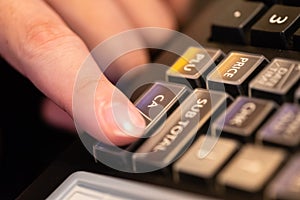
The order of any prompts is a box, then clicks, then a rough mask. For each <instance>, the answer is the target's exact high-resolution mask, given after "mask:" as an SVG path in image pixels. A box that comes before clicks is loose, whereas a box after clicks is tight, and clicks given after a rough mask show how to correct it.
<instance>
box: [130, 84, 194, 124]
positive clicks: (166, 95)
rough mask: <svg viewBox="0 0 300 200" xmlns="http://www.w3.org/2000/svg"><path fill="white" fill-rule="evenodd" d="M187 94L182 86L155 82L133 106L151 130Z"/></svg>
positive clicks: (186, 89)
mask: <svg viewBox="0 0 300 200" xmlns="http://www.w3.org/2000/svg"><path fill="white" fill-rule="evenodd" d="M188 94H189V90H188V88H187V87H185V86H184V85H180V84H173V83H167V82H156V83H154V84H153V85H152V86H151V87H150V88H149V89H148V90H147V91H146V92H145V93H144V94H143V95H142V96H140V98H138V99H137V100H136V101H135V102H134V104H135V106H136V107H137V108H138V109H139V110H140V112H141V113H142V115H143V116H144V118H145V120H146V122H147V127H148V128H152V127H153V126H154V125H156V124H157V123H158V121H159V120H163V119H166V118H167V116H168V115H170V114H171V112H173V110H174V109H175V108H176V107H177V106H178V105H179V104H180V102H182V101H183V100H184V98H185V97H186V96H187V95H188Z"/></svg>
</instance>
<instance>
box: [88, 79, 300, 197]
mask: <svg viewBox="0 0 300 200" xmlns="http://www.w3.org/2000/svg"><path fill="white" fill-rule="evenodd" d="M156 84H159V85H160V86H162V85H163V84H162V83H156ZM156 84H154V87H153V88H156V86H155V85H156ZM167 86H168V84H166V85H165V87H167ZM149 90H150V91H147V92H146V93H145V94H148V95H149V94H151V93H152V94H153V93H155V91H156V90H151V88H150V89H149ZM176 91H182V90H176ZM149 96H151V97H154V98H153V99H155V97H156V95H149ZM143 98H144V99H148V98H147V97H146V96H144V97H143ZM178 98H180V97H179V95H177V94H175V95H173V99H168V101H170V102H174V101H178ZM160 99H167V98H160ZM176 99H177V100H176ZM137 102H142V100H141V99H139V100H138V101H137ZM149 102H151V101H149ZM230 102H231V99H230V98H229V96H228V95H226V93H222V92H218V91H208V90H205V89H195V90H194V91H193V93H191V94H190V95H188V97H187V98H186V99H185V100H184V101H183V102H182V103H181V104H179V106H178V107H177V108H176V109H175V110H174V111H173V112H171V114H170V116H168V117H167V119H165V121H164V123H163V124H161V126H160V127H158V126H156V127H155V128H153V126H150V127H148V129H147V131H146V133H145V136H147V137H146V138H142V139H140V140H139V141H137V142H136V143H134V144H132V145H129V146H127V147H124V149H120V148H118V147H112V146H108V145H105V144H103V143H100V142H99V143H97V144H95V145H94V147H93V148H94V156H95V157H96V159H98V160H100V161H102V162H103V160H105V162H104V163H109V164H114V165H115V164H117V165H119V166H113V167H115V168H117V169H120V168H122V169H123V170H124V167H127V169H125V170H127V171H130V172H138V173H141V172H149V171H153V170H161V169H165V167H169V169H170V168H172V169H171V170H172V171H173V173H174V179H175V181H176V182H177V183H179V184H184V183H185V181H187V183H188V182H190V181H191V180H197V181H199V182H200V183H201V182H203V181H204V182H211V183H212V184H213V186H212V188H210V189H211V192H212V193H215V192H219V194H220V195H226V194H231V190H232V189H233V190H235V189H238V190H241V191H242V192H245V193H251V195H252V194H253V193H255V194H256V195H262V194H263V190H264V189H265V187H266V185H267V183H268V182H269V180H270V179H271V178H272V177H273V175H274V173H275V172H276V171H277V169H279V168H280V166H281V165H282V163H283V161H285V160H286V159H287V153H286V151H287V150H288V149H287V148H285V149H283V148H278V147H272V146H274V145H276V144H278V145H279V146H287V147H291V148H292V147H293V148H295V150H296V151H297V148H298V147H299V142H300V134H299V132H300V123H299V120H300V107H299V106H298V105H296V104H291V103H286V104H283V105H282V106H281V107H280V108H279V109H277V107H276V104H275V103H274V102H272V101H270V100H262V99H257V98H250V97H238V98H237V99H236V100H234V102H233V103H230ZM160 103H161V105H168V102H163V100H162V101H160V102H157V104H160ZM148 105H156V103H155V104H154V103H153V102H151V103H150V104H148ZM228 105H229V106H228ZM140 106H141V104H140ZM142 107H147V105H144V106H142ZM226 108H228V109H226ZM141 110H145V109H143V108H142V109H141ZM162 110H164V111H165V112H167V111H166V110H165V109H163V108H162ZM147 111H148V110H147ZM157 116H158V115H155V117H157ZM155 117H154V118H155ZM154 118H153V119H154ZM257 130H258V131H257ZM203 133H206V135H203ZM220 135H221V136H222V137H219V136H220ZM228 135H231V136H238V137H239V138H242V139H238V140H236V139H235V140H234V139H232V137H230V136H229V137H227V136H228ZM199 136H200V137H199ZM251 136H253V137H254V136H255V137H256V140H257V141H258V143H265V142H266V143H272V144H274V145H272V146H270V145H268V146H265V145H264V146H262V145H259V144H251V143H247V144H245V145H241V144H242V143H243V142H244V139H245V138H249V137H251ZM235 138H237V137H235ZM191 145H192V146H191ZM241 146H243V147H241ZM298 157H299V155H298ZM177 159H179V160H178V161H177ZM297 159H298V160H299V158H297ZM229 160H230V162H229V164H227V163H228V161H229ZM289 165H292V166H289ZM294 165H295V162H292V164H288V165H287V168H288V169H284V170H290V168H292V169H293V168H294V167H298V168H299V166H298V165H296V166H294ZM110 167H111V166H110ZM118 167H120V168H118ZM295 172H297V171H296V170H295ZM297 173H298V172H297ZM288 175H289V176H291V174H290V173H288V174H283V175H280V176H279V178H276V181H275V182H274V183H272V186H270V187H268V191H271V192H270V193H268V195H274V193H272V191H274V190H275V189H274V187H278V184H279V185H280V184H282V182H283V181H284V180H285V179H288V178H289V177H286V176H288ZM294 176H300V174H299V175H297V174H294ZM240 177H243V178H242V179H241V178H240ZM245 177H247V178H245ZM298 178H299V177H298ZM297 180H298V179H297ZM290 184H294V185H293V187H295V188H296V189H297V187H299V185H297V184H298V182H297V181H296V180H295V181H293V180H290ZM199 187H207V186H204V185H203V186H202V185H201V184H200V185H199ZM218 187H221V188H222V189H221V191H218ZM202 189H203V188H202ZM204 189H206V190H209V189H208V188H204ZM286 189H289V188H288V187H287V188H286ZM299 191H300V190H298V192H299ZM276 192H278V193H279V195H282V194H283V195H286V192H289V191H283V192H282V191H277V190H276ZM280 192H282V194H280ZM297 194H298V193H297ZM276 195H277V194H276ZM288 195H290V193H288ZM292 195H295V194H294V193H293V194H292Z"/></svg>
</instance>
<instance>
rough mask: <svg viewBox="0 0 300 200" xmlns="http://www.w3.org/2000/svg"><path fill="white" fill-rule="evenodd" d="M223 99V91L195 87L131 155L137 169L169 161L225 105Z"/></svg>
mask: <svg viewBox="0 0 300 200" xmlns="http://www.w3.org/2000/svg"><path fill="white" fill-rule="evenodd" d="M227 98H228V95H227V94H226V93H221V92H216V91H208V90H204V89H196V90H195V91H194V92H193V93H192V94H191V95H190V96H189V97H188V98H187V99H186V100H185V101H184V102H183V103H182V104H181V105H180V107H178V108H177V109H176V110H175V111H174V113H173V114H172V115H171V116H170V117H169V118H168V119H167V120H166V121H165V123H164V124H163V125H162V128H160V129H159V130H157V131H156V132H155V133H154V134H153V136H152V137H150V138H148V139H147V140H146V141H145V143H143V144H142V145H141V147H140V148H139V149H138V150H137V151H136V153H135V154H134V155H133V161H134V164H135V166H136V168H137V170H138V169H139V168H143V169H144V168H147V167H149V168H151V169H152V168H161V167H162V166H166V165H168V164H170V163H171V162H172V161H173V160H174V159H176V157H177V156H178V154H179V153H180V152H183V151H184V150H185V147H186V146H188V144H189V143H191V142H192V138H193V137H195V136H196V134H197V132H198V131H199V130H200V129H201V128H203V126H204V125H205V123H206V122H208V120H209V119H210V117H211V115H212V114H213V113H214V112H216V111H217V110H218V109H220V107H221V106H223V107H224V108H225V105H224V104H225V103H226V102H227ZM223 107H222V108H223ZM205 132H206V131H205Z"/></svg>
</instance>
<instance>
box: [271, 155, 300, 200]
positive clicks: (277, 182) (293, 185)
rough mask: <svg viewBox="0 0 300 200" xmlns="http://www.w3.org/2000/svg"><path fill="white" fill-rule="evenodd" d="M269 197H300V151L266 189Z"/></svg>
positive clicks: (294, 198) (293, 199)
mask: <svg viewBox="0 0 300 200" xmlns="http://www.w3.org/2000/svg"><path fill="white" fill-rule="evenodd" d="M265 196H266V197H267V199H274V200H275V199H292V200H296V199H300V153H297V154H296V155H294V156H293V158H292V159H291V160H290V161H289V162H288V164H287V165H286V166H285V167H284V168H283V169H282V170H281V171H280V172H279V174H278V175H277V176H276V177H275V179H274V180H273V181H272V182H271V184H270V185H269V186H268V187H267V189H266V195H265Z"/></svg>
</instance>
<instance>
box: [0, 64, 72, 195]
mask: <svg viewBox="0 0 300 200" xmlns="http://www.w3.org/2000/svg"><path fill="white" fill-rule="evenodd" d="M0 92H1V95H0V199H1V200H6V199H15V198H16V197H17V196H18V195H19V194H20V193H21V192H22V191H23V190H24V189H25V188H26V187H27V186H29V185H30V183H31V182H33V180H34V179H35V178H36V177H37V176H38V175H39V174H40V173H41V172H42V171H43V170H44V169H45V168H46V167H47V166H48V165H49V163H50V162H51V161H53V160H54V159H55V158H56V157H57V156H58V155H59V153H60V152H62V151H63V150H64V149H65V148H66V147H67V146H68V145H69V144H70V143H71V142H72V141H73V140H74V138H75V136H74V134H73V135H72V134H70V133H66V132H64V131H61V130H57V129H54V128H53V127H50V126H48V125H47V124H46V123H45V122H44V121H43V120H42V118H41V116H40V105H41V102H42V99H43V98H44V96H43V95H42V94H41V93H40V92H39V91H38V90H37V89H36V88H35V87H34V86H33V85H32V83H31V82H30V81H28V80H27V79H26V78H24V77H23V76H22V75H21V74H19V73H18V72H17V71H15V69H13V68H12V67H10V65H9V64H7V63H6V62H5V61H4V60H2V59H1V58H0Z"/></svg>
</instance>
